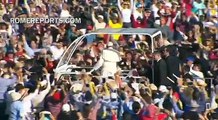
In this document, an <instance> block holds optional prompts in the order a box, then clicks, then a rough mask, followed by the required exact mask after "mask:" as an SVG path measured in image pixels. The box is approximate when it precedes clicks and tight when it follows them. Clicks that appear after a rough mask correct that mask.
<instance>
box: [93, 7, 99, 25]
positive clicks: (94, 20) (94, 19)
mask: <svg viewBox="0 0 218 120" xmlns="http://www.w3.org/2000/svg"><path fill="white" fill-rule="evenodd" d="M92 21H93V22H94V23H95V24H96V23H97V22H98V20H97V19H96V18H95V11H94V10H93V11H92Z"/></svg>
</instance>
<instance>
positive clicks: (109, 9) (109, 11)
mask: <svg viewBox="0 0 218 120" xmlns="http://www.w3.org/2000/svg"><path fill="white" fill-rule="evenodd" d="M110 13H111V8H108V12H107V20H108V23H110V22H109V21H110Z"/></svg>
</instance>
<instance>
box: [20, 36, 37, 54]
mask: <svg viewBox="0 0 218 120" xmlns="http://www.w3.org/2000/svg"><path fill="white" fill-rule="evenodd" d="M22 40H23V44H24V49H25V51H26V53H27V55H28V56H30V57H33V56H35V52H34V51H33V49H32V48H30V46H29V45H28V44H27V42H26V37H25V36H24V35H23V36H22Z"/></svg>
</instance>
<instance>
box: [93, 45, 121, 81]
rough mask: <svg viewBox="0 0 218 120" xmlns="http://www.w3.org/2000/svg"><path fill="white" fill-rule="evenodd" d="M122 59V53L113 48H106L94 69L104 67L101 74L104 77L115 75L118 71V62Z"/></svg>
mask: <svg viewBox="0 0 218 120" xmlns="http://www.w3.org/2000/svg"><path fill="white" fill-rule="evenodd" d="M120 61H121V57H120V54H119V52H118V51H117V50H114V49H113V48H108V49H104V50H103V51H102V55H101V56H100V59H99V60H98V62H97V63H96V64H95V66H94V70H98V69H99V68H100V67H102V70H101V74H102V76H103V77H108V76H114V74H115V73H116V72H117V71H118V69H119V67H118V65H117V63H118V62H120Z"/></svg>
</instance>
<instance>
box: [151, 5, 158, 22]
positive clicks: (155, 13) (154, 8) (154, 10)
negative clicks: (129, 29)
mask: <svg viewBox="0 0 218 120" xmlns="http://www.w3.org/2000/svg"><path fill="white" fill-rule="evenodd" d="M151 10H152V11H153V13H154V17H155V18H156V17H160V16H159V15H158V11H159V9H158V7H157V6H156V5H152V6H151ZM155 23H156V24H158V25H159V24H160V20H155Z"/></svg>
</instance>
